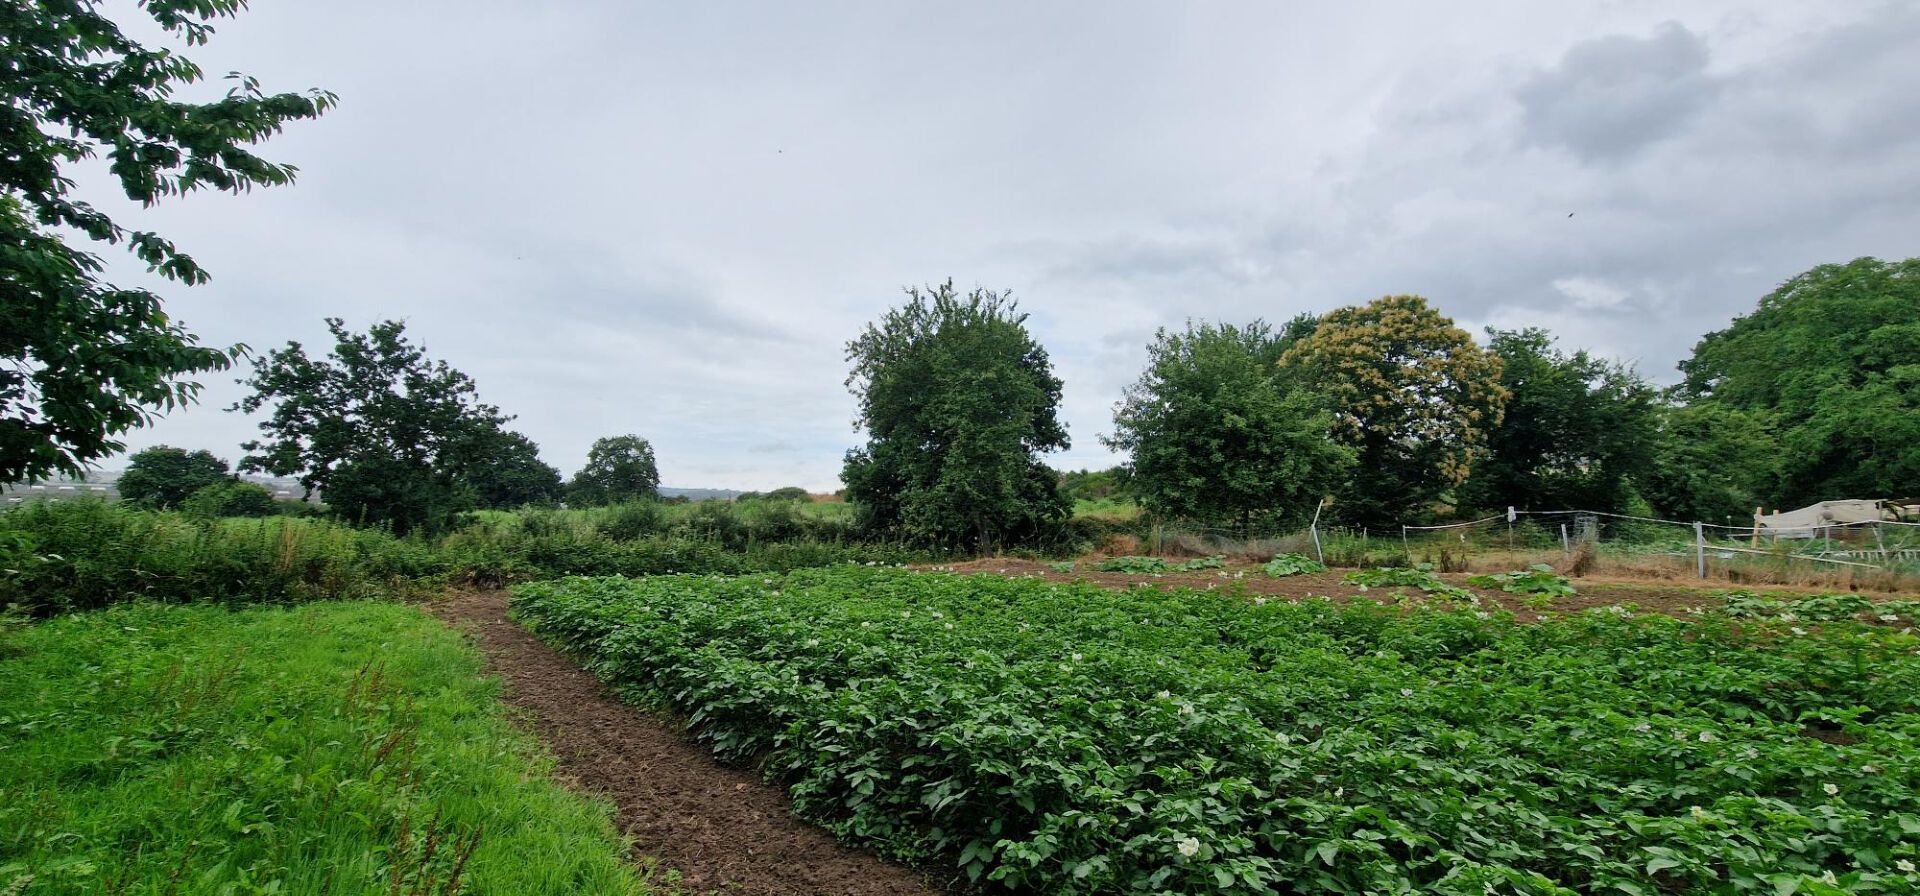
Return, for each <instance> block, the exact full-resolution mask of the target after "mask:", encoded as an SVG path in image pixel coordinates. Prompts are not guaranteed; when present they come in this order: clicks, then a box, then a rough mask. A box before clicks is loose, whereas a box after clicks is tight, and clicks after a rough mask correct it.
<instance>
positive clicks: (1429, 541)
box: [1148, 509, 1920, 590]
mask: <svg viewBox="0 0 1920 896" xmlns="http://www.w3.org/2000/svg"><path fill="white" fill-rule="evenodd" d="M1148 547H1149V548H1150V549H1151V550H1153V551H1154V552H1164V553H1172V554H1186V555H1193V556H1203V555H1209V554H1224V555H1230V556H1239V557H1247V558H1249V559H1262V558H1264V557H1270V556H1273V555H1276V554H1282V553H1299V554H1304V555H1307V556H1311V557H1314V558H1316V559H1318V560H1320V561H1321V562H1323V563H1326V564H1328V565H1330V566H1336V567H1371V566H1401V565H1410V564H1416V563H1431V564H1433V565H1434V567H1435V568H1436V569H1438V570H1440V571H1442V572H1500V571H1510V570H1515V569H1522V568H1525V567H1527V566H1531V565H1535V564H1542V563H1544V564H1547V565H1550V566H1553V567H1555V568H1556V569H1560V570H1562V571H1567V572H1571V573H1574V574H1579V575H1597V576H1619V577H1625V578H1653V579H1669V580H1679V579H1711V580H1719V581H1723V582H1728V583H1732V584H1735V585H1744V584H1755V585H1805V586H1808V587H1822V588H1849V589H1871V590H1920V523H1914V522H1907V521H1896V520H1873V521H1861V522H1844V523H1843V522H1834V523H1830V524H1826V525H1819V526H1807V527H1797V528H1782V527H1768V526H1731V525H1725V524H1719V523H1707V522H1694V521H1687V520H1671V519H1663V518H1659V517H1650V516H1636V515H1633V514H1622V513H1611V512H1606V511H1591V510H1518V509H1515V510H1512V511H1510V512H1508V513H1506V514H1498V515H1494V516H1488V517H1484V518H1481V519H1476V520H1468V521H1464V522H1457V523H1445V524H1440V525H1411V524H1409V525H1403V526H1395V527H1392V528H1390V529H1386V530H1381V529H1370V528H1358V527H1332V526H1325V525H1323V524H1321V523H1320V522H1319V521H1318V520H1317V519H1316V520H1315V522H1314V523H1313V524H1311V525H1309V526H1308V527H1307V528H1305V529H1301V530H1297V531H1293V532H1285V533H1276V534H1269V535H1261V536H1253V537H1249V536H1247V535H1245V534H1244V533H1236V532H1232V531H1229V530H1219V529H1189V528H1177V527H1158V526H1156V527H1154V529H1153V530H1152V534H1151V536H1150V538H1149V544H1148Z"/></svg>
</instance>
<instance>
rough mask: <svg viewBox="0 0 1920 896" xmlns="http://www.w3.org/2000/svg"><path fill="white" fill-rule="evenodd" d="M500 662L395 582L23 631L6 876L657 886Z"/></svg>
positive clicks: (10, 679)
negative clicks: (288, 602)
mask: <svg viewBox="0 0 1920 896" xmlns="http://www.w3.org/2000/svg"><path fill="white" fill-rule="evenodd" d="M482 673H483V667H482V660H481V657H480V655H479V654H478V653H477V652H476V651H474V650H473V649H472V648H471V647H468V646H467V645H465V644H463V643H462V641H461V637H460V636H459V635H458V634H456V633H454V632H452V631H450V630H448V629H447V628H446V627H445V626H443V625H442V624H440V623H439V622H437V621H435V620H434V619H432V618H431V617H429V616H428V615H426V614H425V613H422V612H421V611H419V610H417V609H414V608H409V607H404V606H399V605H394V604H383V603H316V604H307V605H303V606H298V607H293V608H255V609H247V610H239V611H230V610H226V609H222V608H219V607H209V606H192V607H185V606H158V605H128V606H120V607H115V608H112V609H108V610H104V611H100V612H95V613H85V614H77V615H72V616H67V617H62V618H58V619H54V620H51V621H48V622H44V623H40V624H37V625H33V626H31V627H27V628H25V629H23V630H19V631H13V632H8V633H5V634H3V635H0V893H4V894H7V896H39V894H56V893H57V894H66V893H72V894H81V893H85V894H116V893H126V894H156V896H157V894H175V893H178V894H197V893H222V894H225V893H232V894H256V893H275V894H310V896H320V894H376V893H377V894H413V896H428V894H431V896H454V894H457V893H476V894H487V896H517V894H556V896H557V894H574V893H586V894H622V896H637V894H646V893H649V892H652V891H651V890H650V888H649V887H648V886H647V885H646V884H645V883H644V882H643V881H642V880H641V879H640V876H639V875H638V874H637V872H636V871H635V869H634V867H633V866H632V865H631V864H630V863H629V862H628V861H627V859H626V856H627V847H626V845H625V844H624V843H623V842H622V840H621V838H620V837H619V835H618V834H617V833H616V832H615V829H614V827H613V825H612V824H611V822H610V819H609V815H610V812H609V810H608V808H607V807H606V806H605V805H604V804H596V803H594V802H592V801H590V800H588V799H584V798H582V797H581V796H579V795H577V794H575V793H572V792H570V791H568V790H567V789H565V788H564V787H562V786H560V785H559V784H557V783H555V781H554V780H553V778H552V776H551V774H550V772H551V771H552V760H551V758H550V757H549V754H548V753H547V752H546V750H545V749H544V748H542V747H541V746H540V745H538V744H537V743H536V742H535V741H534V739H533V738H532V737H530V736H529V735H528V734H527V733H525V732H524V731H522V730H520V729H518V728H516V727H514V726H513V725H512V724H510V723H509V721H508V719H507V718H506V716H505V711H504V708H503V707H502V705H501V704H500V702H499V701H498V699H497V691H498V687H497V685H496V683H495V682H494V681H493V680H492V679H490V678H488V677H486V676H484V675H483V674H482Z"/></svg>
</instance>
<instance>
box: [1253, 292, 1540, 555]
mask: <svg viewBox="0 0 1920 896" xmlns="http://www.w3.org/2000/svg"><path fill="white" fill-rule="evenodd" d="M1280 365H1281V367H1282V369H1283V371H1284V372H1285V373H1286V374H1287V376H1288V380H1289V382H1291V383H1293V384H1294V385H1295V386H1296V387H1297V388H1301V389H1307V390H1311V391H1314V392H1317V393H1318V394H1320V395H1321V396H1322V398H1323V400H1324V401H1325V402H1326V403H1327V407H1329V408H1331V409H1332V410H1333V412H1334V430H1333V431H1334V433H1335V434H1336V435H1337V436H1338V437H1339V438H1340V439H1341V440H1342V441H1344V442H1345V443H1346V444H1348V445H1349V446H1351V447H1352V448H1353V449H1354V451H1355V452H1356V453H1357V456H1358V461H1359V462H1358V464H1357V465H1356V466H1355V467H1354V472H1353V476H1352V477H1351V479H1350V480H1349V482H1348V484H1347V488H1346V489H1345V490H1344V492H1343V493H1342V494H1341V495H1340V496H1339V497H1340V501H1339V503H1338V504H1336V505H1335V506H1336V508H1337V512H1338V513H1339V514H1340V515H1341V516H1342V517H1344V518H1346V519H1347V520H1348V521H1350V522H1354V523H1356V524H1361V525H1382V524H1388V523H1395V522H1401V521H1405V520H1407V519H1411V518H1414V517H1417V516H1421V515H1424V514H1426V513H1428V512H1429V510H1430V508H1431V507H1432V505H1433V504H1434V503H1435V502H1436V501H1438V500H1439V499H1441V498H1442V497H1443V496H1444V495H1445V494H1447V493H1448V491H1449V490H1450V489H1452V488H1453V487H1455V486H1458V485H1459V484H1460V483H1462V482H1465V481H1466V479H1467V476H1468V474H1469V473H1471V472H1472V470H1473V466H1474V464H1475V463H1476V462H1478V461H1479V460H1480V459H1481V458H1482V456H1484V454H1485V452H1486V444H1487V439H1488V435H1489V433H1491V432H1492V430H1493V428H1494V427H1495V426H1497V425H1499V423H1500V419H1501V413H1502V410H1503V408H1504V407H1505V405H1506V400H1507V392H1506V389H1505V388H1503V387H1502V386H1501V385H1500V359H1499V357H1498V356H1497V355H1494V354H1493V353H1491V352H1488V351H1485V350H1483V349H1481V348H1480V347H1479V346H1477V345H1475V344H1474V342H1473V337H1472V336H1469V335H1468V334H1467V332H1466V331H1465V330H1462V329H1460V328H1459V327H1456V326H1454V325H1453V321H1452V320H1449V319H1448V318H1446V317H1444V316H1442V315H1441V314H1440V312H1439V311H1436V310H1435V309H1434V308H1433V306H1431V305H1429V304H1427V300H1426V299H1423V298H1421V297H1419V296H1404V295H1403V296H1386V297H1383V298H1380V299H1375V300H1374V301H1372V302H1370V303H1368V304H1366V305H1363V306H1358V307H1347V308H1339V309H1335V310H1334V311H1331V312H1329V313H1328V314H1327V315H1326V316H1325V317H1323V318H1321V319H1320V320H1319V322H1318V324H1317V325H1316V326H1314V327H1313V330H1312V332H1311V334H1310V335H1307V336H1305V337H1304V338H1301V339H1299V340H1298V341H1297V342H1295V343H1294V344H1293V345H1292V347H1290V348H1288V349H1287V350H1286V353H1285V354H1284V355H1282V356H1281V360H1280Z"/></svg>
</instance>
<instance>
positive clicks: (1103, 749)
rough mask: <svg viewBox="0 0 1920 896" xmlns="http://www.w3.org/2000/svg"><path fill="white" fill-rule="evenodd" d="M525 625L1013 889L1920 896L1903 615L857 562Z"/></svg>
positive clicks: (722, 744)
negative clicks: (1361, 594) (1424, 601)
mask: <svg viewBox="0 0 1920 896" xmlns="http://www.w3.org/2000/svg"><path fill="white" fill-rule="evenodd" d="M514 606H515V611H516V612H517V613H518V614H519V615H520V617H521V618H522V619H524V620H525V621H526V622H527V623H528V624H530V625H532V626H533V627H534V628H535V629H536V630H537V631H539V632H541V633H542V634H544V635H545V636H547V637H549V638H551V639H553V640H555V641H557V642H559V643H561V644H564V645H566V646H567V647H568V648H570V649H572V650H574V651H577V652H579V653H580V654H581V655H582V656H583V657H584V658H586V659H587V660H588V661H589V663H590V665H591V666H592V668H594V669H595V670H596V671H597V672H598V673H599V674H600V675H602V676H603V677H605V678H607V679H608V680H609V681H611V682H614V683H615V684H617V685H619V686H621V687H623V688H627V689H630V690H629V692H630V693H646V694H650V695H652V698H654V699H661V700H666V701H668V702H670V703H672V704H674V705H675V706H676V707H677V708H678V709H680V710H681V711H683V712H685V713H687V714H688V718H689V719H691V720H692V724H693V728H694V730H695V732H696V733H697V734H698V735H699V736H700V737H701V738H702V739H703V740H704V741H706V742H707V743H708V744H710V745H712V747H713V748H714V749H715V750H716V751H718V752H720V753H721V754H723V755H725V756H728V757H731V758H735V759H742V760H744V759H753V760H756V761H758V762H760V763H761V764H762V765H763V767H765V768H768V769H771V770H774V771H775V773H776V774H779V775H781V776H783V777H784V778H785V779H786V780H787V782H788V783H789V784H790V785H791V789H792V793H793V795H794V799H795V805H796V808H797V810H798V811H800V812H801V813H802V814H804V815H806V816H808V817H810V818H813V819H816V820H818V821H820V822H821V823H823V824H825V825H827V826H829V827H830V828H832V829H833V830H834V831H835V832H837V833H839V834H840V835H842V836H844V837H847V838H850V839H853V840H856V841H858V842H862V843H867V844H871V845H872V846H874V847H875V848H877V849H879V850H881V851H883V852H885V853H887V854H889V855H894V856H900V857H904V858H909V859H916V860H923V861H929V862H937V863H940V864H942V865H947V864H950V863H954V862H958V863H959V864H960V866H961V867H962V868H964V869H965V870H966V871H967V873H968V874H969V875H970V876H973V877H975V878H977V879H979V880H983V881H988V882H991V883H992V884H993V886H994V887H995V888H996V889H1000V888H1004V889H1010V890H1020V891H1027V890H1031V891H1034V892H1040V893H1048V894H1064V893H1163V892H1208V893H1215V892H1217V893H1226V894H1233V893H1247V894H1255V893H1259V894H1265V893H1270V892H1299V891H1313V892H1329V893H1355V894H1359V893H1407V892H1428V893H1457V894H1476V896H1478V894H1483V893H1486V892H1489V891H1492V892H1519V893H1538V894H1556V896H1558V894H1567V896H1571V894H1575V893H1597V892H1622V893H1644V894H1653V893H1721V892H1773V893H1784V892H1801V893H1842V892H1849V893H1870V892H1909V891H1910V890H1911V888H1912V887H1914V886H1915V885H1916V883H1920V877H1914V876H1912V875H1913V872H1911V871H1910V870H1907V869H1908V868H1910V866H1911V863H1913V862H1914V861H1915V860H1916V859H1917V858H1920V791H1916V788H1920V753H1917V751H1916V749H1915V746H1914V740H1913V733H1912V730H1911V729H1912V726H1913V721H1912V720H1913V719H1914V718H1915V717H1916V716H1915V713H1916V712H1917V711H1920V707H1916V705H1915V703H1914V695H1915V694H1916V693H1920V656H1916V651H1917V650H1920V639H1916V638H1914V637H1913V636H1911V635H1905V634H1901V633H1900V632H1899V631H1897V630H1895V629H1893V628H1890V627H1884V626H1878V627H1876V626H1865V625H1855V624H1850V623H1844V622H1835V623H1829V624H1828V625H1826V626H1824V627H1822V628H1821V629H1819V630H1815V631H1810V632H1808V631H1806V630H1804V629H1803V630H1802V632H1804V633H1802V632H1795V631H1793V630H1791V629H1790V627H1789V625H1788V624H1785V623H1780V622H1767V621H1759V622H1756V621H1753V620H1748V621H1744V622H1740V623H1737V624H1736V623H1734V622H1732V621H1730V620H1727V619H1725V618H1724V617H1719V616H1711V615H1710V616H1707V617H1703V618H1700V619H1696V620H1684V621H1683V620H1677V619H1671V618H1666V617H1660V616H1640V615H1637V614H1634V613H1632V612H1629V611H1626V610H1623V609H1620V608H1614V609H1613V610H1611V611H1608V610H1593V611H1589V612H1586V613H1581V614H1575V615H1570V616H1566V617H1561V618H1556V619H1552V620H1548V621H1546V622H1543V623H1541V624H1537V625H1520V624H1516V623H1514V622H1513V621H1512V620H1511V619H1510V618H1509V617H1507V616H1505V615H1504V614H1495V615H1493V616H1492V617H1491V618H1482V615H1483V614H1481V613H1478V612H1474V611H1470V610H1460V611H1454V610H1446V609H1435V608H1431V607H1429V608H1422V609H1414V610H1411V611H1408V610H1401V609H1395V608H1387V607H1381V606H1376V605H1373V604H1370V603H1367V602H1354V603H1351V604H1347V605H1339V604H1335V603H1332V602H1330V601H1321V600H1309V601H1305V602H1301V603H1298V604H1294V603H1287V602H1278V601H1275V602H1265V603H1257V602H1254V601H1250V600H1248V599H1246V598H1245V597H1242V596H1237V595H1232V594H1226V593H1220V592H1196V591H1173V592H1160V591H1154V592H1151V593H1146V592H1140V591H1127V592H1113V591H1107V590H1103V589H1099V588H1094V587H1088V586H1080V585H1066V584H1061V583H1058V582H1043V581H1039V580H1029V579H1003V578H995V577H990V576H972V577H959V576H947V575H939V574H909V573H898V572H887V571H876V570H864V569H859V570H856V569H836V570H809V571H803V572H797V573H793V574H790V575H787V576H783V577H747V578H734V579H724V578H701V577H685V576H683V577H676V578H670V579H652V580H646V581H623V580H613V579H598V580H591V579H572V580H567V581H563V582H554V583H542V584H535V585H527V586H523V587H522V588H520V589H518V590H517V591H516V593H515V597H514ZM903 757H904V758H905V761H903Z"/></svg>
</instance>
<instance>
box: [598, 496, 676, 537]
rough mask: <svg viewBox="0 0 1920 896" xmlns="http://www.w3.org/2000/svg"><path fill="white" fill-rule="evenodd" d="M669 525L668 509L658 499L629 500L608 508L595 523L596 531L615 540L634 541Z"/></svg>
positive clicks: (654, 533) (657, 532) (656, 532)
mask: <svg viewBox="0 0 1920 896" xmlns="http://www.w3.org/2000/svg"><path fill="white" fill-rule="evenodd" d="M666 526H667V515H666V511H664V510H662V509H661V508H660V504H659V502H657V501H646V500H641V501H628V502H625V503H623V504H615V505H613V506H612V507H609V508H607V509H606V510H605V511H603V512H602V513H601V515H600V521H599V522H598V523H595V524H594V527H593V528H594V531H596V532H598V533H600V535H601V537H603V538H610V539H612V540H614V541H632V540H634V539H636V538H645V537H647V536H649V535H658V534H659V533H660V532H661V531H663V530H665V529H666Z"/></svg>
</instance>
